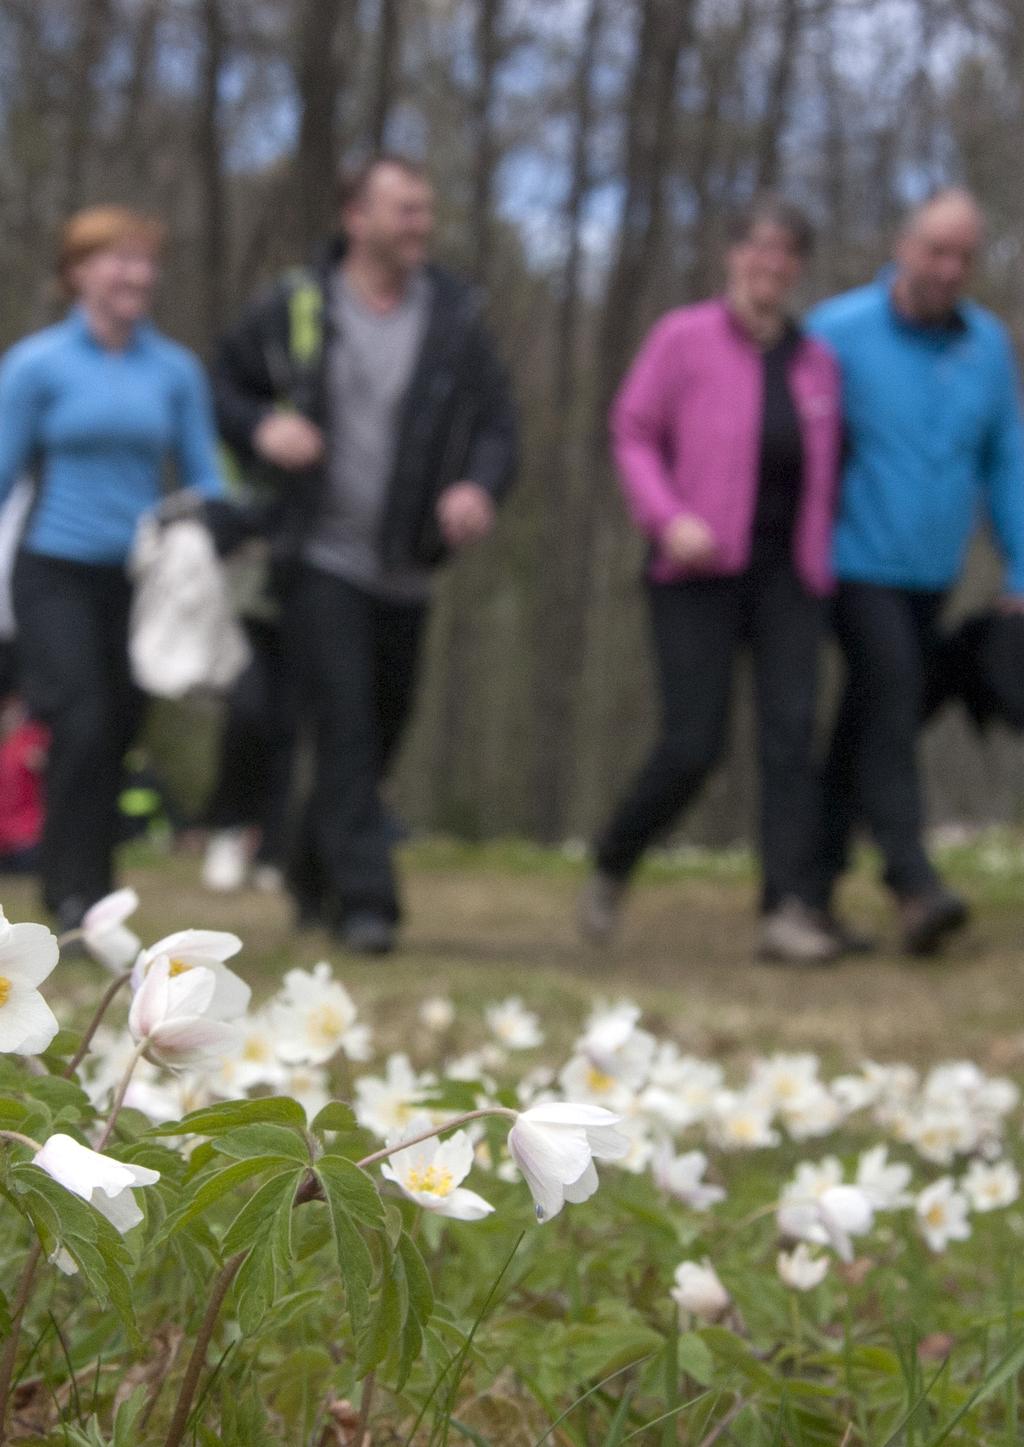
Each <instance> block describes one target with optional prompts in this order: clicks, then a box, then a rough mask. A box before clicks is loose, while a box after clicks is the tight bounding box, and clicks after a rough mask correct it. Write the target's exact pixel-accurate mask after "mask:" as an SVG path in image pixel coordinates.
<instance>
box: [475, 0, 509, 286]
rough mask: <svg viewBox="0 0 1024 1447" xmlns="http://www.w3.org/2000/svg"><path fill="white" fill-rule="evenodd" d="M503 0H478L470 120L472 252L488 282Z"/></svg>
mask: <svg viewBox="0 0 1024 1447" xmlns="http://www.w3.org/2000/svg"><path fill="white" fill-rule="evenodd" d="M502 5H503V0H477V6H476V36H475V50H476V85H475V87H474V89H473V99H472V103H471V107H470V124H471V126H472V134H473V136H474V138H475V141H476V145H475V148H474V154H473V194H472V201H471V211H470V231H471V237H472V241H471V253H470V254H471V256H472V268H473V275H474V278H475V280H476V281H477V282H478V283H479V284H480V285H481V286H486V285H487V283H488V281H489V279H490V267H491V252H492V244H493V215H492V212H493V203H494V172H495V168H496V163H497V154H496V153H497V146H496V142H495V136H494V115H493V111H494V92H495V77H496V74H497V70H498V63H499V60H500V58H501V41H500V37H499V33H498V25H499V22H500V19H501V13H502Z"/></svg>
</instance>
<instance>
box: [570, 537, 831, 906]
mask: <svg viewBox="0 0 1024 1447" xmlns="http://www.w3.org/2000/svg"><path fill="white" fill-rule="evenodd" d="M648 593H649V599H650V616H651V625H652V629H653V636H654V651H655V658H656V663H657V669H658V678H659V682H660V685H661V702H662V725H661V734H660V737H659V739H658V741H657V743H656V744H655V746H654V749H653V751H652V753H651V755H650V757H649V758H648V760H647V762H646V764H645V765H644V766H643V768H642V769H641V771H640V775H639V777H638V778H637V780H636V781H635V783H634V784H633V787H632V789H631V790H630V791H629V793H628V794H627V796H626V798H625V799H624V800H623V802H622V803H621V804H620V805H619V808H618V809H617V810H616V812H615V814H614V815H613V817H612V819H611V822H610V823H609V825H608V827H607V828H606V829H605V831H604V833H603V834H602V836H601V838H600V839H599V841H598V844H597V849H596V858H597V864H598V867H599V868H600V869H601V870H603V871H605V872H606V873H608V874H611V875H613V876H615V877H617V878H622V879H624V878H625V877H626V876H627V875H628V874H629V873H630V871H631V870H632V868H633V866H634V865H635V864H636V862H637V861H638V859H639V858H640V855H641V854H642V853H643V851H644V849H645V848H646V847H647V845H648V844H649V843H650V842H651V841H652V840H653V839H654V838H655V837H656V836H657V835H658V834H660V833H662V832H663V831H664V830H665V829H667V828H668V827H669V825H670V824H672V823H673V821H674V820H675V819H676V818H677V816H678V815H679V814H680V813H681V812H682V811H683V810H684V809H685V808H686V807H687V805H688V804H689V803H690V802H691V801H692V799H693V798H694V796H695V794H696V793H697V791H698V789H699V788H700V786H701V784H702V783H703V782H704V780H705V779H706V778H707V776H708V774H709V773H710V772H711V770H712V768H713V767H714V765H715V764H716V763H717V761H718V759H719V756H720V754H721V752H722V748H723V746H724V744H725V742H726V738H727V722H728V709H729V696H730V692H731V688H732V679H733V674H734V672H735V665H736V655H737V652H738V650H739V647H740V645H741V644H742V643H743V642H744V641H748V642H749V643H750V646H751V649H752V651H753V661H754V684H755V690H756V701H757V719H758V753H759V759H760V766H761V856H762V861H763V871H764V886H763V899H762V904H763V907H764V908H765V909H772V908H774V907H775V906H776V905H777V904H778V903H779V902H780V900H782V899H783V898H785V897H786V896H787V895H796V896H798V897H801V898H802V897H805V896H806V894H807V893H808V892H809V888H810V884H811V873H812V849H813V845H814V842H815V826H816V820H817V781H816V773H815V767H814V722H815V696H816V691H817V676H818V651H819V643H820V638H821V626H822V611H823V610H822V606H821V604H820V602H819V601H818V600H817V599H816V598H812V597H811V596H810V595H809V594H808V593H807V592H806V591H805V590H804V588H803V586H802V585H801V583H800V582H799V580H798V579H797V577H796V575H795V574H794V572H793V569H792V567H791V565H790V564H789V562H788V560H784V559H782V558H779V559H774V560H765V561H763V562H761V563H757V564H755V565H754V566H753V567H752V568H751V569H750V571H749V572H748V573H746V574H745V575H744V576H743V577H740V578H710V579H707V580H700V581H693V582H685V583H677V584H672V585H658V584H651V585H650V587H649V590H648Z"/></svg>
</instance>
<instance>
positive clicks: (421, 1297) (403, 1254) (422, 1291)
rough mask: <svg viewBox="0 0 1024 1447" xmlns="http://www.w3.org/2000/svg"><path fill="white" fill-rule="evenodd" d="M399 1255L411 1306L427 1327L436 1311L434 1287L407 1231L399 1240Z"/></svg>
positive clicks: (419, 1319)
mask: <svg viewBox="0 0 1024 1447" xmlns="http://www.w3.org/2000/svg"><path fill="white" fill-rule="evenodd" d="M398 1255H399V1257H400V1258H401V1261H402V1265H403V1267H404V1268H405V1277H406V1280H407V1282H408V1283H409V1305H410V1307H411V1309H412V1310H413V1312H415V1314H416V1317H417V1319H418V1321H419V1322H420V1325H421V1326H426V1324H427V1322H428V1321H429V1320H430V1317H431V1315H432V1314H433V1311H434V1287H433V1283H432V1282H431V1280H430V1273H429V1272H428V1271H427V1268H426V1264H425V1262H424V1260H423V1257H422V1256H421V1255H420V1249H419V1247H418V1246H417V1245H416V1242H415V1241H414V1240H413V1239H412V1237H411V1236H410V1235H409V1234H408V1232H406V1231H403V1232H402V1234H401V1236H400V1237H399V1238H398Z"/></svg>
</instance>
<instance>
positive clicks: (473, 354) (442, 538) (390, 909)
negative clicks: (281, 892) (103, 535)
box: [214, 156, 516, 953]
mask: <svg viewBox="0 0 1024 1447" xmlns="http://www.w3.org/2000/svg"><path fill="white" fill-rule="evenodd" d="M341 221H342V231H343V238H344V239H343V240H339V241H338V242H337V243H336V244H335V245H333V246H332V247H331V248H330V249H329V251H328V253H327V254H326V255H325V257H324V259H323V261H322V263H321V264H320V265H319V266H317V267H316V268H310V269H308V270H299V271H296V272H292V273H290V274H289V275H288V276H286V277H285V278H284V279H283V280H282V282H281V283H280V284H279V285H278V286H277V287H275V288H274V289H273V290H272V291H271V292H270V294H269V295H268V296H267V297H265V298H264V299H263V300H261V301H259V302H257V303H256V305H255V306H253V307H252V308H251V309H250V311H249V312H248V313H247V314H246V315H245V316H243V318H242V320H241V322H240V324H239V325H238V327H237V328H236V329H235V330H234V331H233V332H232V333H231V334H230V335H229V336H228V337H227V339H226V340H225V342H224V344H223V346H222V347H221V350H220V354H219V357H218V359H217V363H216V366H215V369H214V388H215V397H216V403H217V411H218V418H219V422H220V427H221V431H222V434H223V436H224V438H225V440H226V441H227V442H228V444H229V445H230V446H231V447H232V448H233V449H234V450H235V451H236V452H237V453H238V454H240V455H241V457H242V458H243V459H244V460H246V461H247V462H248V463H249V465H250V466H255V467H256V468H257V469H258V470H262V471H264V472H268V473H269V474H270V476H271V478H272V480H273V482H274V484H275V486H274V489H273V499H274V500H273V502H272V503H271V505H270V507H269V510H268V517H269V519H270V522H269V528H270V533H271V537H272V544H273V550H274V553H275V556H276V559H277V563H278V568H277V572H278V576H279V577H280V578H281V579H282V582H281V585H280V586H281V589H282V598H283V612H284V627H285V630H286V640H287V647H288V650H289V653H290V655H291V659H292V662H293V664H294V666H295V668H296V670H297V673H298V677H299V681H300V684H301V686H302V689H303V692H304V697H305V701H306V705H307V707H308V709H309V713H310V717H311V719H312V723H313V726H314V741H315V753H316V760H315V771H314V780H313V786H312V791H311V795H310V798H309V801H308V804H307V807H306V809H305V812H304V818H303V823H302V826H301V830H300V847H299V849H298V850H297V852H296V858H295V863H294V867H293V871H292V888H293V891H294V893H295V895H296V900H297V903H298V907H299V914H300V918H305V919H307V920H312V919H318V920H320V921H322V922H324V923H325V924H327V926H328V927H329V928H331V929H332V930H334V931H335V932H336V933H337V934H338V935H339V937H340V938H341V940H342V941H343V943H345V944H346V945H347V946H348V947H349V948H351V949H354V950H358V951H360V952H367V953H385V952H386V951H388V950H390V949H391V948H392V946H393V943H394V933H395V926H396V923H397V920H398V917H399V907H398V898H397V890H396V882H395V876H394V870H393V865H392V861H391V849H390V840H389V829H388V821H387V816H386V813H385V810H384V808H383V805H382V802H381V797H380V788H379V786H380V782H381V779H382V777H383V775H384V772H385V770H386V768H387V766H388V763H389V762H390V760H391V758H392V756H393V754H394V751H395V747H396V745H397V743H398V740H399V737H400V735H401V732H402V728H403V725H404V724H405V722H406V719H407V718H408V714H409V710H410V706H411V703H412V693H413V685H414V682H415V676H416V666H417V661H418V657H419V651H420V643H421V640H422V636H423V629H424V622H425V619H426V615H427V607H428V602H429V597H430V572H431V570H432V568H433V567H434V566H435V565H436V564H437V563H439V562H440V561H441V560H442V559H443V558H444V557H445V556H446V555H447V554H448V553H449V552H450V551H454V550H457V549H459V548H462V547H464V546H466V545H467V544H470V543H473V542H475V541H478V540H480V539H482V538H484V537H486V535H487V534H488V533H489V532H490V531H491V528H492V526H493V524H494V517H495V506H496V504H497V502H498V501H499V500H500V498H501V497H502V495H503V494H504V492H505V491H506V489H507V488H508V487H509V485H510V483H511V481H512V477H513V472H514V469H515V460H516V417H515V411H514V407H513V403H512V399H511V396H510V393H509V389H508V384H507V381H506V377H505V373H504V371H503V369H502V367H501V366H500V364H499V362H498V360H497V358H496V356H495V353H494V349H493V347H492V345H491V342H490V339H489V337H488V335H487V332H486V330H485V329H484V326H483V324H482V321H481V318H480V310H479V299H478V297H477V296H476V294H475V293H474V292H473V290H472V289H471V288H469V287H468V286H466V285H465V284H464V283H462V282H461V281H459V280H457V279H456V278H455V277H454V276H452V275H450V274H449V273H448V272H446V271H444V270H442V269H441V268H440V267H437V266H435V265H433V264H431V263H430V262H429V261H428V260H427V255H428V250H429V245H430V241H431V237H432V234H433V228H434V198H433V192H432V189H431V187H430V184H429V182H428V181H427V179H426V177H425V175H424V174H423V172H422V171H421V170H420V168H419V167H418V166H416V165H414V164H411V163H409V162H408V161H406V160H404V159H402V158H399V157H390V156H384V157H378V158H377V159H375V160H374V161H372V162H370V163H369V164H368V165H366V166H365V167H364V168H363V169H362V170H361V171H360V172H359V174H358V175H357V176H356V177H354V178H353V179H352V180H350V181H349V182H348V183H347V184H346V185H345V186H344V188H343V194H342V198H341Z"/></svg>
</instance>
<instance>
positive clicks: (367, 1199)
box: [316, 1153, 384, 1227]
mask: <svg viewBox="0 0 1024 1447" xmlns="http://www.w3.org/2000/svg"><path fill="white" fill-rule="evenodd" d="M316 1174H317V1175H318V1176H319V1178H320V1184H321V1185H323V1186H325V1187H326V1184H327V1181H328V1180H330V1182H331V1190H332V1193H333V1194H334V1195H335V1196H336V1197H337V1198H338V1199H343V1200H344V1202H345V1210H346V1211H347V1213H348V1214H349V1215H350V1216H351V1217H352V1218H353V1220H356V1221H360V1222H362V1223H363V1224H364V1225H366V1226H378V1227H382V1226H383V1225H384V1203H383V1201H382V1200H381V1198H380V1192H379V1191H378V1190H377V1187H376V1185H375V1184H374V1181H373V1177H372V1176H368V1175H367V1173H366V1172H365V1171H364V1170H361V1169H360V1168H359V1166H357V1165H356V1164H355V1163H354V1162H353V1161H349V1160H346V1159H345V1157H344V1156H336V1155H332V1154H330V1153H328V1154H327V1155H323V1156H321V1157H320V1159H319V1160H318V1161H317V1163H316Z"/></svg>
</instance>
